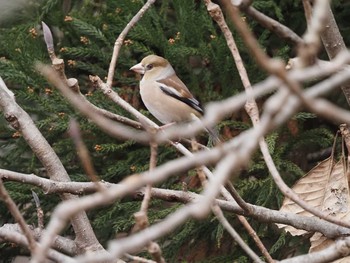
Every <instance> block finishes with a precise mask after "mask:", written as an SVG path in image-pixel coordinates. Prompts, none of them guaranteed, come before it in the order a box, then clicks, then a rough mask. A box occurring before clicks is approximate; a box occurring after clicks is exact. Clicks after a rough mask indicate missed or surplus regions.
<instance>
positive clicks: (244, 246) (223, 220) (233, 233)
mask: <svg viewBox="0 0 350 263" xmlns="http://www.w3.org/2000/svg"><path fill="white" fill-rule="evenodd" d="M212 211H213V213H214V214H215V216H216V218H217V219H218V220H219V221H220V223H221V224H222V225H223V227H224V228H225V229H226V231H227V232H229V234H230V235H231V236H232V238H233V239H234V240H235V241H236V242H237V243H238V245H239V246H240V247H241V248H242V249H243V250H244V252H245V253H247V255H248V256H249V257H250V258H251V259H253V261H254V262H258V263H262V262H263V261H262V260H261V259H260V258H259V257H258V256H257V255H256V254H255V252H254V251H253V250H252V249H251V248H250V247H249V246H248V245H247V244H246V243H245V242H244V240H243V239H242V238H241V237H240V235H239V234H238V233H237V232H236V230H235V229H234V228H233V227H232V226H231V224H230V223H229V222H228V221H227V219H226V218H225V216H224V213H223V212H222V211H221V209H220V207H219V206H216V205H214V206H213V207H212Z"/></svg>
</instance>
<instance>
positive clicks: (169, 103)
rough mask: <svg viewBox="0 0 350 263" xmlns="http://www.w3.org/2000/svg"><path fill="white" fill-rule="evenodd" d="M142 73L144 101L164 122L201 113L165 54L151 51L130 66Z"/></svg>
mask: <svg viewBox="0 0 350 263" xmlns="http://www.w3.org/2000/svg"><path fill="white" fill-rule="evenodd" d="M130 70H133V71H135V72H137V73H140V74H142V75H143V77H142V79H141V81H140V94H141V99H142V101H143V103H144V104H145V106H146V108H147V109H148V110H149V111H150V112H151V114H152V115H153V116H154V117H156V118H157V119H158V120H159V121H160V122H161V123H163V124H168V123H172V122H185V121H190V120H192V119H193V117H194V116H197V117H200V116H202V114H203V109H202V108H201V105H200V103H199V102H198V100H196V99H195V98H194V97H193V95H192V94H191V92H190V91H189V90H188V88H187V87H186V85H185V84H184V83H183V82H182V81H181V80H180V79H179V78H178V76H176V73H175V70H174V69H173V67H172V66H171V65H170V63H169V62H168V60H166V59H165V58H162V57H159V56H156V55H149V56H147V57H145V58H144V59H142V61H141V62H140V63H138V64H136V65H135V66H133V67H131V68H130Z"/></svg>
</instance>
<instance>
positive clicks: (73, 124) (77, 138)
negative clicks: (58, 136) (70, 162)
mask: <svg viewBox="0 0 350 263" xmlns="http://www.w3.org/2000/svg"><path fill="white" fill-rule="evenodd" d="M69 135H70V136H71V137H72V139H73V142H74V144H75V147H76V149H77V154H78V157H79V159H80V162H81V164H82V166H83V169H84V171H85V173H86V175H87V176H88V177H89V179H90V180H91V181H92V182H93V183H95V184H96V188H97V189H98V190H99V191H103V190H104V187H103V185H102V184H100V183H99V182H100V181H101V180H100V178H99V177H98V176H97V173H96V171H95V168H94V166H93V162H92V160H91V157H90V154H89V151H88V149H87V148H86V145H85V144H84V142H83V139H82V138H81V132H80V129H79V125H78V123H77V121H76V120H74V119H71V121H70V123H69Z"/></svg>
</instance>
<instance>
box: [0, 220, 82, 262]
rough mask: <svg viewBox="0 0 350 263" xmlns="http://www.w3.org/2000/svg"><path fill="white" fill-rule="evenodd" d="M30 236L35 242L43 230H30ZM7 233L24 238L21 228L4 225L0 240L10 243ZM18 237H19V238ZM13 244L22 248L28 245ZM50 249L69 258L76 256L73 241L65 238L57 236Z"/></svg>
mask: <svg viewBox="0 0 350 263" xmlns="http://www.w3.org/2000/svg"><path fill="white" fill-rule="evenodd" d="M31 232H32V235H33V236H34V238H35V240H39V239H40V237H41V235H42V233H43V229H40V228H35V229H33V230H31ZM9 233H18V234H20V235H21V236H22V237H23V238H24V239H25V237H24V236H23V234H22V231H21V228H20V227H19V225H18V224H4V225H3V226H1V227H0V240H2V239H3V240H7V241H10V242H11V240H9V239H8V235H9ZM19 237H20V236H19ZM14 243H15V244H19V245H22V246H24V247H28V245H23V242H22V241H19V242H18V243H17V242H14ZM52 248H53V249H55V250H57V251H60V252H62V253H65V254H67V255H70V256H75V255H77V251H78V248H77V244H76V243H75V242H74V240H72V239H69V238H65V237H62V236H57V237H56V238H55V240H54V242H53V244H52Z"/></svg>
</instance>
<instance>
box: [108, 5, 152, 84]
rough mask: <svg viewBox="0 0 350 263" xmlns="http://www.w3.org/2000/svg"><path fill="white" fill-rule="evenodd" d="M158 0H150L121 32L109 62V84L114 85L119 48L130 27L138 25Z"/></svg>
mask: <svg viewBox="0 0 350 263" xmlns="http://www.w3.org/2000/svg"><path fill="white" fill-rule="evenodd" d="M155 1H156V0H148V1H147V2H146V4H144V6H143V7H142V8H141V9H140V10H139V11H138V12H137V14H136V15H135V16H134V17H133V18H132V19H131V20H130V21H129V23H128V24H127V26H126V27H125V28H124V29H123V31H122V32H121V33H120V35H119V37H118V38H117V40H116V41H115V44H114V48H113V54H112V59H111V63H110V64H109V69H108V76H107V86H108V87H110V88H111V87H112V82H113V76H114V72H115V67H116V65H117V59H118V56H119V50H120V48H121V46H122V45H123V42H124V39H125V37H126V35H127V34H128V32H129V31H130V29H131V28H132V27H133V26H135V25H136V23H137V22H138V21H139V20H140V19H141V17H142V16H143V14H144V13H145V12H146V11H147V9H148V8H150V7H151V6H152V5H153V3H154V2H155Z"/></svg>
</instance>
